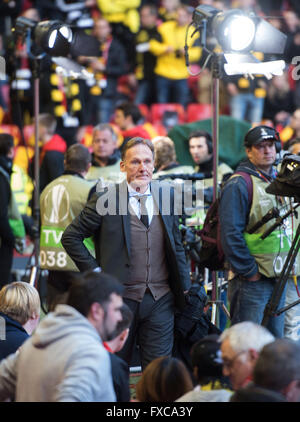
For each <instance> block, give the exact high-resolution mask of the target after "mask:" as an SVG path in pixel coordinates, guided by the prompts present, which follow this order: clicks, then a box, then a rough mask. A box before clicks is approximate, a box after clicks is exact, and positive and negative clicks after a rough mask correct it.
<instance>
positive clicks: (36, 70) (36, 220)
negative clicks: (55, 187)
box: [29, 57, 40, 287]
mask: <svg viewBox="0 0 300 422" xmlns="http://www.w3.org/2000/svg"><path fill="white" fill-rule="evenodd" d="M33 80H34V196H33V201H34V202H33V206H34V208H33V227H32V231H33V237H34V239H33V243H34V249H33V255H32V256H33V257H34V263H33V265H31V271H30V277H29V284H31V285H32V286H34V287H37V281H38V279H39V277H40V265H39V259H40V258H39V257H40V150H39V114H40V57H34V59H33Z"/></svg>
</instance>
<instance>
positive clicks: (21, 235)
mask: <svg viewBox="0 0 300 422" xmlns="http://www.w3.org/2000/svg"><path fill="white" fill-rule="evenodd" d="M13 156H14V139H13V137H12V136H11V135H9V134H7V133H1V134H0V198H1V207H0V288H1V287H3V286H5V285H6V284H8V283H10V282H11V281H12V276H11V268H12V264H13V251H14V247H15V246H16V247H17V243H19V248H20V249H19V250H18V251H19V252H22V250H21V249H23V247H24V242H25V228H24V224H23V221H22V217H21V215H20V213H19V210H18V206H17V203H16V200H15V197H14V193H13V192H12V190H11V187H10V185H11V182H10V178H11V173H12V163H13Z"/></svg>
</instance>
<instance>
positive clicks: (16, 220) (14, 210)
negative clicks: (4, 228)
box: [0, 167, 26, 241]
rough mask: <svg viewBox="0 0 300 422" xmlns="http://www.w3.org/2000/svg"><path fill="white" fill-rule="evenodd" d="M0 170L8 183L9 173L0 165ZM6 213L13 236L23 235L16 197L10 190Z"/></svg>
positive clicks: (22, 224) (22, 225) (23, 230)
mask: <svg viewBox="0 0 300 422" xmlns="http://www.w3.org/2000/svg"><path fill="white" fill-rule="evenodd" d="M0 172H1V173H2V174H3V176H5V178H6V180H7V183H8V184H9V185H10V177H9V174H8V173H7V172H6V171H5V170H4V169H3V168H2V167H0ZM7 215H8V221H9V225H10V227H11V229H12V232H13V234H14V236H15V237H20V238H22V237H25V235H26V233H25V227H24V223H23V220H22V217H21V215H20V212H19V210H18V205H17V202H16V199H15V196H14V193H13V191H12V190H11V194H10V200H9V204H8V210H7ZM0 241H1V239H0Z"/></svg>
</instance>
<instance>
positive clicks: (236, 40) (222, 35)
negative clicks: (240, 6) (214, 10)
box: [212, 10, 256, 52]
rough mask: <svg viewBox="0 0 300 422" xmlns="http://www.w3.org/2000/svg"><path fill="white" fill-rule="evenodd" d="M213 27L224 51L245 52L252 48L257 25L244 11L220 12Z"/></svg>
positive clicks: (214, 20)
mask: <svg viewBox="0 0 300 422" xmlns="http://www.w3.org/2000/svg"><path fill="white" fill-rule="evenodd" d="M212 28H213V30H214V32H215V35H216V37H217V40H218V42H219V44H220V45H221V46H222V48H223V51H224V52H227V51H235V52H243V51H249V49H251V48H252V45H253V42H254V38H255V31H256V25H255V22H254V20H253V19H251V18H250V17H249V16H246V15H245V14H244V13H243V12H242V11H240V10H230V11H229V12H227V13H218V14H217V15H216V16H215V18H214V19H213V22H212Z"/></svg>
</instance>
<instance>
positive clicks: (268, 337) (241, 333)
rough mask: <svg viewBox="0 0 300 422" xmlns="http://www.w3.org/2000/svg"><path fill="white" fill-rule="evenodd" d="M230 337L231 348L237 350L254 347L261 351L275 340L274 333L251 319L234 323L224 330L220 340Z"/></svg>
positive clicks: (237, 351)
mask: <svg viewBox="0 0 300 422" xmlns="http://www.w3.org/2000/svg"><path fill="white" fill-rule="evenodd" d="M226 339H228V340H229V343H230V346H231V348H232V349H233V350H234V351H235V352H236V353H239V352H243V351H244V350H249V349H254V350H256V351H257V352H260V351H261V349H262V348H263V347H264V346H265V345H266V344H269V343H272V342H273V341H274V340H275V337H274V336H273V334H271V333H270V331H269V330H268V329H267V328H265V327H263V326H262V325H258V324H255V323H254V322H251V321H244V322H240V323H238V324H235V325H233V326H232V327H230V328H227V329H226V330H224V331H223V333H222V334H221V336H220V341H221V342H223V341H224V340H226Z"/></svg>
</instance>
